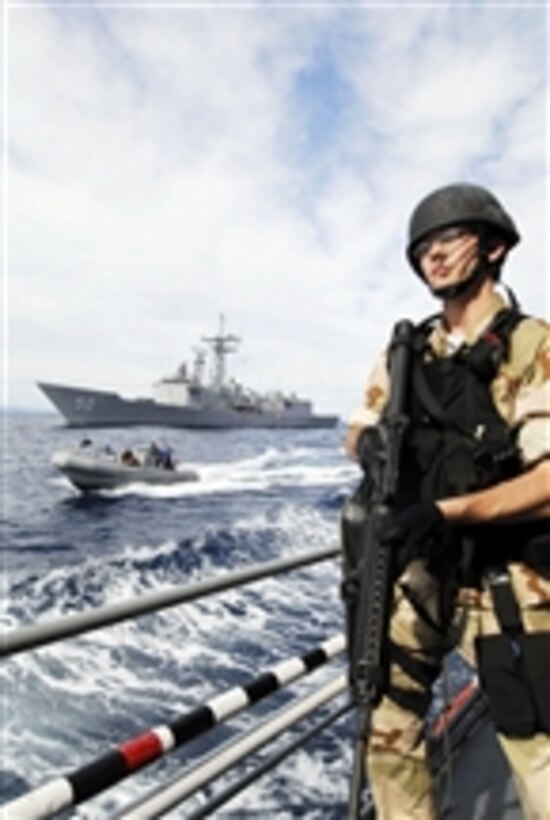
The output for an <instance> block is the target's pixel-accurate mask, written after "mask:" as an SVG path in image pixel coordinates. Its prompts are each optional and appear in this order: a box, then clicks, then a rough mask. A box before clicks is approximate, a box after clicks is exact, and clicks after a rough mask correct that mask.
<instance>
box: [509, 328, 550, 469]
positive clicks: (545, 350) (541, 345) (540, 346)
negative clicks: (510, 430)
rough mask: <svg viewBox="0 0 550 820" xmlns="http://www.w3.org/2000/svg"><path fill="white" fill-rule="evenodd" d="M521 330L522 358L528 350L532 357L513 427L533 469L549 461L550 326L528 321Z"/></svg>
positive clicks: (517, 403)
mask: <svg viewBox="0 0 550 820" xmlns="http://www.w3.org/2000/svg"><path fill="white" fill-rule="evenodd" d="M518 330H521V333H518V342H519V353H520V355H521V352H522V349H525V348H526V347H530V349H531V351H532V354H531V355H530V357H529V360H528V365H527V366H526V368H525V369H524V372H523V377H522V379H521V384H520V386H519V389H518V392H517V394H516V401H515V408H514V425H515V426H517V428H518V444H519V448H520V451H521V455H522V459H523V462H524V464H525V466H531V465H533V464H535V463H536V462H538V461H541V460H542V459H543V458H549V457H550V325H548V324H547V323H546V322H542V321H539V320H528V321H526V322H524V323H523V325H522V326H520V328H519V329H518ZM517 348H518V345H516V349H517ZM512 355H514V351H512Z"/></svg>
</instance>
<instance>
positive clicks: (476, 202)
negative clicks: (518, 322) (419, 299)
mask: <svg viewBox="0 0 550 820" xmlns="http://www.w3.org/2000/svg"><path fill="white" fill-rule="evenodd" d="M464 224H467V225H470V226H473V227H474V228H476V229H477V230H478V231H479V232H480V236H481V235H482V234H492V235H493V236H494V235H497V236H498V237H499V239H500V241H503V242H504V243H505V244H506V247H507V250H510V248H513V247H514V245H517V243H518V242H519V241H520V234H519V231H518V229H517V227H516V225H515V223H514V221H513V219H512V218H511V216H510V215H509V214H508V213H507V212H506V211H505V209H504V208H503V207H502V205H501V204H500V202H499V201H498V199H497V198H496V197H495V196H494V195H493V194H492V193H491V192H490V191H488V190H487V189H486V188H482V187H481V186H479V185H472V184H470V183H465V182H462V183H455V184H452V185H446V186H444V187H443V188H438V189H437V190H435V191H432V193H430V194H428V195H427V196H426V197H425V198H424V199H422V200H421V201H420V202H419V203H418V205H417V206H416V208H415V209H414V211H413V213H412V216H411V219H410V222H409V235H408V244H407V259H408V261H409V263H410V264H411V266H412V267H413V269H414V271H415V272H416V273H417V274H418V275H419V276H422V271H421V269H420V264H419V260H418V259H417V258H415V254H414V249H415V247H416V245H417V244H418V242H420V241H421V240H422V239H424V238H425V237H426V236H428V235H429V234H430V233H432V231H436V230H440V229H442V228H448V227H450V226H451V225H464ZM484 229H485V230H484ZM487 229H488V230H487ZM499 267H500V266H497V267H496V268H495V269H494V270H491V271H487V269H486V268H485V270H486V272H489V273H490V274H491V275H492V276H493V278H495V279H498V276H499Z"/></svg>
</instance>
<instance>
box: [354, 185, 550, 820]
mask: <svg viewBox="0 0 550 820" xmlns="http://www.w3.org/2000/svg"><path fill="white" fill-rule="evenodd" d="M519 241H520V235H519V232H518V229H517V227H516V225H515V223H514V221H513V220H512V218H511V217H510V215H509V214H508V213H507V212H506V211H505V209H504V208H503V207H502V205H501V203H500V202H499V201H498V200H497V199H496V198H495V196H494V195H493V194H492V193H491V192H489V191H488V190H486V189H485V188H482V187H480V186H477V185H471V184H452V185H448V186H445V187H443V188H440V189H438V190H436V191H433V192H432V193H430V194H429V195H428V196H426V197H425V198H424V199H423V200H422V201H421V202H420V203H419V204H418V205H417V207H416V208H415V209H414V211H413V213H412V216H411V219H410V224H409V237H408V245H407V258H408V261H409V263H410V265H411V267H412V269H413V271H414V272H415V274H417V275H418V277H419V278H420V280H421V281H423V283H424V284H425V285H427V286H428V287H429V289H430V290H431V292H432V294H433V295H434V296H435V297H436V299H438V300H440V302H441V306H442V310H441V314H440V315H438V316H436V317H435V318H433V319H432V320H426V321H425V322H423V323H421V324H420V325H419V326H418V327H417V328H416V329H415V336H414V344H413V353H412V364H411V368H410V374H409V376H410V391H409V395H410V398H409V407H408V418H409V425H408V428H407V431H406V433H405V441H404V450H403V458H402V463H403V466H402V474H401V481H400V490H399V492H398V499H397V503H396V505H395V508H394V510H393V511H392V512H391V513H390V515H389V516H388V519H387V522H386V523H385V524H384V525H383V532H382V540H383V541H384V542H385V543H386V544H387V545H388V548H391V549H394V550H396V555H397V557H398V566H399V569H398V572H397V573H396V575H397V578H396V581H395V585H394V592H393V595H394V599H393V605H392V614H391V621H390V626H389V641H390V676H389V684H388V688H387V692H386V694H385V695H384V697H383V698H382V700H381V702H380V704H379V705H378V706H377V707H376V708H375V710H374V714H373V720H372V732H371V735H370V740H369V747H368V751H367V757H366V765H367V770H368V777H369V782H370V785H371V787H372V791H373V795H374V800H375V804H376V808H377V812H378V817H379V818H380V820H396V818H405V817H406V818H422V820H427V818H433V817H435V816H436V812H435V804H434V796H433V783H432V779H431V776H430V772H429V769H428V766H427V763H426V759H425V751H426V749H425V741H424V735H423V730H424V717H425V714H426V711H427V709H428V706H429V703H430V696H431V686H432V684H433V682H434V681H435V679H436V678H437V677H438V675H439V673H440V671H441V668H442V663H443V660H444V657H445V656H446V654H447V653H448V651H449V647H450V642H449V639H450V635H451V632H452V627H453V626H454V627H455V629H454V634H455V635H456V634H457V632H458V629H457V627H458V624H459V622H460V626H461V629H460V637H459V638H456V640H455V645H456V643H457V641H458V648H459V650H460V651H461V652H463V653H464V655H465V656H466V657H467V659H468V660H469V661H470V662H472V663H474V664H475V665H476V667H477V669H478V671H479V675H480V679H481V683H482V686H483V688H484V689H485V691H486V693H487V695H488V700H489V708H490V712H491V715H492V719H493V722H494V724H495V727H496V731H497V736H498V739H499V741H500V743H501V746H502V748H503V750H504V752H505V754H506V757H507V759H508V761H509V763H510V767H511V770H512V772H513V775H514V780H515V783H516V786H517V790H518V794H519V797H520V799H521V803H522V805H523V808H524V811H525V815H526V817H528V818H538V819H539V820H540V819H541V818H550V737H549V735H550V714H549V711H550V698H549V697H548V682H549V681H550V535H549V531H550V460H549V456H550V326H549V325H548V324H547V323H546V322H545V321H542V320H539V319H535V318H531V317H526V316H524V315H522V314H521V312H520V311H519V308H518V305H517V303H516V302H515V299H514V298H513V294H511V292H510V291H506V290H501V288H500V286H499V285H498V284H497V283H498V282H499V279H500V276H501V270H502V267H503V264H504V261H505V259H506V256H507V254H508V252H509V251H510V250H511V249H512V248H513V247H514V246H515V245H516V244H517V243H518V242H519ZM506 292H507V297H506V298H505V293H506ZM388 385H389V379H388V374H387V370H386V354H385V353H384V354H382V355H381V356H380V358H379V360H378V362H377V363H376V364H375V366H374V369H373V371H372V374H371V378H370V381H369V382H368V385H367V388H366V391H365V398H364V403H363V406H362V407H361V408H360V410H359V411H358V412H357V413H355V414H354V416H353V417H352V419H351V422H350V426H349V428H348V432H347V438H346V448H347V451H348V454H349V455H350V457H352V458H354V459H357V460H359V462H360V463H362V466H363V467H364V469H365V471H368V456H367V452H366V450H367V448H366V442H367V438H368V436H367V435H366V430H367V429H368V428H372V426H374V425H376V423H377V422H378V420H379V419H380V417H381V414H382V413H383V411H384V407H385V403H386V399H387V394H388ZM362 445H363V446H362ZM463 615H465V617H462V616H463ZM480 764H481V765H483V761H480Z"/></svg>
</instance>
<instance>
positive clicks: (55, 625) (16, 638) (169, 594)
mask: <svg viewBox="0 0 550 820" xmlns="http://www.w3.org/2000/svg"><path fill="white" fill-rule="evenodd" d="M339 554H340V547H339V546H333V547H326V548H325V549H321V550H315V551H313V552H308V553H305V554H302V555H296V556H293V557H291V558H281V559H279V560H277V561H268V562H266V563H264V564H256V565H254V566H252V567H248V568H245V569H242V570H237V571H235V572H227V573H224V574H223V575H220V576H217V577H214V578H208V579H205V580H204V581H198V582H197V583H195V584H187V585H180V586H177V587H172V588H170V589H162V590H158V591H157V592H153V593H150V594H149V595H144V596H142V597H140V598H132V599H131V600H129V601H119V602H117V603H115V604H110V605H108V606H105V607H102V608H100V609H95V610H91V611H89V612H79V613H78V614H75V615H67V616H65V617H63V618H56V619H52V620H50V621H44V622H43V623H38V624H33V625H32V626H24V627H19V628H17V629H13V630H11V631H10V632H5V633H3V634H2V635H0V657H6V656H9V655H14V654H16V653H17V652H23V651H25V650H29V649H36V648H38V647H40V646H45V645H46V644H50V643H54V642H55V641H59V640H62V639H64V638H69V637H72V636H74V635H81V634H82V633H84V632H89V631H91V630H93V629H99V628H101V627H104V626H111V625H112V624H116V623H119V622H120V621H124V620H128V619H130V618H136V617H138V616H140V615H147V614H150V613H151V612H157V611H158V610H160V609H166V608H168V607H171V606H176V605H178V604H184V603H187V602H189V601H195V600H197V599H198V598H202V597H204V596H205V595H212V594H214V593H216V592H222V591H224V590H227V589H233V588H235V587H239V586H243V585H244V584H249V583H251V582H253V581H259V580H262V579H264V578H269V577H272V576H274V575H280V574H281V573H284V572H288V571H289V570H293V569H298V568H300V567H305V566H308V565H311V564H316V563H320V562H321V561H326V560H328V559H329V558H335V557H336V556H337V555H339Z"/></svg>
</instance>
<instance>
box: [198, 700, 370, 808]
mask: <svg viewBox="0 0 550 820" xmlns="http://www.w3.org/2000/svg"><path fill="white" fill-rule="evenodd" d="M353 705H354V704H353V703H352V701H348V702H347V703H344V705H343V706H340V707H338V708H337V709H334V711H332V712H331V713H330V714H329V715H328V716H327V717H325V718H323V719H322V720H319V721H318V722H317V723H315V724H314V725H313V726H311V727H310V728H309V729H308V730H307V731H305V732H303V733H302V734H301V735H300V736H299V737H298V738H296V740H293V741H292V742H291V743H287V745H286V746H284V747H283V748H282V749H280V750H279V751H278V752H276V753H275V754H273V755H272V756H271V757H270V758H268V759H267V760H265V761H264V762H263V763H261V764H260V765H259V766H257V767H256V768H255V769H254V770H253V771H251V772H247V774H245V775H243V776H242V777H241V778H240V779H239V780H237V781H236V782H235V783H232V784H231V785H230V786H228V787H227V788H225V789H224V790H223V791H221V792H219V793H218V794H217V795H216V796H215V797H213V798H212V799H211V800H209V801H208V803H205V804H204V805H203V806H201V807H200V808H198V809H197V810H196V811H193V812H192V813H191V814H188V815H187V816H186V820H204V818H205V817H210V815H211V814H212V812H214V811H216V809H219V808H220V807H221V806H224V805H225V804H226V803H228V802H229V801H230V800H232V799H233V798H234V797H236V796H237V795H238V794H240V793H241V792H242V791H244V790H245V789H247V788H248V787H249V786H251V785H252V784H253V783H255V782H256V780H259V779H260V778H261V777H263V776H264V775H265V774H267V773H268V772H270V771H271V770H272V769H274V768H276V766H279V765H280V764H281V763H282V762H283V760H286V758H287V757H289V756H290V755H291V754H294V752H296V751H298V749H301V748H302V747H303V746H306V745H307V744H308V743H309V741H310V740H311V739H312V738H314V737H315V736H316V735H318V734H319V733H320V732H324V730H325V729H328V727H329V726H332V724H333V723H336V721H337V720H339V719H340V718H341V717H343V716H344V715H345V714H347V713H348V712H349V711H350V709H352V707H353Z"/></svg>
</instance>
